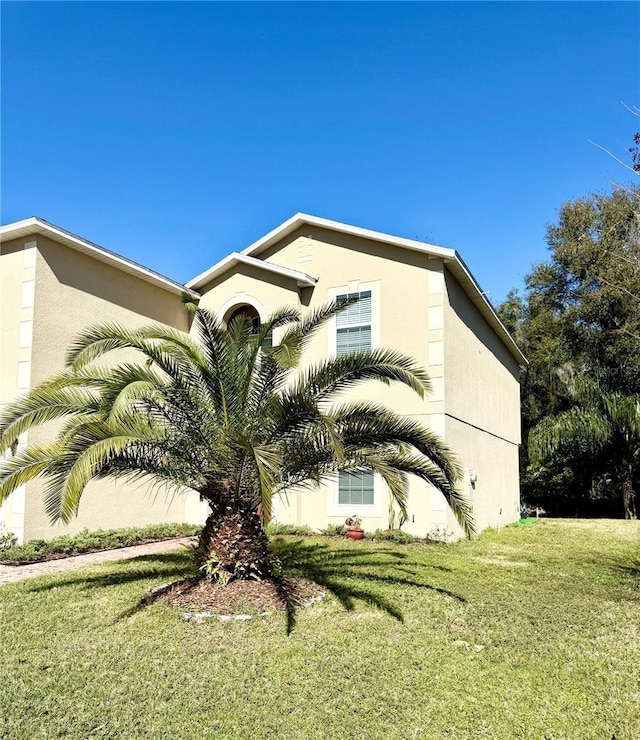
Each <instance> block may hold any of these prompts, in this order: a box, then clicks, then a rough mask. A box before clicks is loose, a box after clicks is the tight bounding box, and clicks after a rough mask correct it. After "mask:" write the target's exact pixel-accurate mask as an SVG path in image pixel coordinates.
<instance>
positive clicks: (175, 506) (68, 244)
mask: <svg viewBox="0 0 640 740" xmlns="http://www.w3.org/2000/svg"><path fill="white" fill-rule="evenodd" d="M0 238H1V240H2V246H1V250H2V251H1V262H0V265H1V267H0V269H1V272H0V290H1V293H0V297H1V308H2V311H1V313H0V342H1V344H0V349H1V352H2V363H1V370H0V403H2V404H4V403H7V402H9V401H11V400H12V399H13V398H14V397H15V396H16V395H17V394H19V393H22V392H24V391H26V390H28V389H29V388H31V387H34V386H35V385H36V384H38V383H40V382H41V381H42V380H44V379H46V378H47V377H48V376H50V375H52V374H53V373H54V372H57V371H58V370H60V369H61V368H62V365H63V357H64V353H65V350H66V348H67V346H68V344H69V343H70V341H71V339H72V338H73V337H74V336H75V335H76V334H77V333H78V332H79V331H81V330H82V329H84V328H86V327H87V326H89V325H92V324H95V323H100V322H104V321H108V320H117V321H119V322H123V323H130V324H131V325H140V324H144V323H149V322H161V323H165V324H168V325H170V326H173V327H176V328H179V329H182V330H185V331H188V329H189V317H188V314H187V311H186V309H185V308H184V305H183V302H182V296H183V295H184V293H188V294H189V295H190V296H191V299H192V300H194V301H196V302H199V304H200V305H201V306H204V307H206V308H209V309H212V310H214V311H216V312H217V313H218V314H219V315H220V316H221V317H222V318H223V320H225V321H228V320H229V319H230V318H231V317H232V316H233V315H234V313H237V312H239V311H242V312H244V313H248V314H249V315H250V316H252V317H254V318H255V319H256V320H260V319H264V317H265V316H266V315H268V314H269V313H270V312H271V311H272V310H274V309H276V308H279V307H280V306H284V305H292V306H295V307H297V308H300V309H301V310H305V309H313V308H315V307H317V306H319V305H321V304H323V303H325V302H326V301H327V300H329V299H332V298H338V297H340V296H353V295H354V294H355V295H358V296H359V300H358V301H357V302H356V303H354V304H352V305H350V306H349V307H348V308H347V309H346V310H345V311H344V312H342V313H340V314H339V315H338V316H337V317H336V318H335V319H334V320H333V323H332V324H331V325H329V326H328V327H327V328H326V329H325V330H324V331H323V332H322V333H320V334H319V335H318V336H317V337H316V338H315V339H314V341H313V342H312V344H311V345H310V348H309V351H308V355H307V357H306V361H307V362H309V363H312V362H314V361H317V360H319V359H320V358H322V357H325V356H327V355H330V354H336V353H340V352H343V351H346V350H351V349H359V348H369V347H376V346H389V347H395V348H397V349H399V350H402V351H403V352H405V353H407V354H410V355H411V356H413V357H415V358H416V359H417V360H419V361H420V362H422V363H423V364H424V365H425V367H426V368H427V369H428V372H429V374H430V376H431V379H432V386H433V390H432V393H431V395H430V396H429V397H428V399H425V400H424V401H421V400H420V399H419V398H418V397H417V396H415V394H413V393H411V392H410V391H408V390H407V389H406V388H404V387H402V388H400V387H393V386H391V387H386V386H383V385H381V384H373V383H372V384H368V385H366V386H363V387H362V388H361V389H360V390H359V391H358V392H359V393H361V394H363V395H364V396H366V397H372V396H375V398H376V399H378V400H380V401H381V402H382V403H384V404H387V405H388V406H390V407H392V408H393V409H394V410H396V411H398V412H400V413H403V414H407V415H411V416H412V417H415V418H417V419H420V420H421V421H422V422H423V423H424V424H426V425H428V426H429V427H430V428H431V429H433V430H434V431H435V432H437V433H438V434H440V435H441V436H442V437H443V438H444V439H445V440H446V442H447V443H448V445H449V446H450V447H451V448H452V449H453V450H454V451H455V452H456V454H457V456H458V458H459V460H460V462H461V464H462V466H463V467H464V478H463V480H462V482H461V485H462V486H463V487H465V488H467V489H468V492H469V494H470V496H471V498H472V501H473V506H474V513H475V516H476V519H477V522H478V528H479V529H480V530H481V529H484V528H485V527H488V526H496V525H499V524H506V523H509V522H513V521H515V520H516V519H517V517H518V513H519V484H518V445H519V443H520V396H519V390H520V388H519V372H520V366H522V365H523V364H524V363H525V362H526V361H525V359H524V357H523V356H522V354H521V352H520V350H519V349H518V348H517V346H516V345H515V343H514V342H513V340H512V339H511V337H510V336H509V334H508V333H507V331H506V330H505V328H504V327H503V326H502V324H501V323H500V321H499V319H498V318H497V316H496V314H495V312H494V311H493V309H492V308H491V305H490V304H489V303H488V301H487V300H486V299H485V297H484V295H483V294H482V292H481V290H480V288H479V287H478V285H477V283H476V282H475V280H474V279H473V277H472V275H471V274H470V272H469V271H468V269H467V267H466V266H465V264H464V262H463V261H462V260H461V259H460V257H459V256H458V254H457V253H456V252H455V251H453V250H450V249H444V248H442V247H437V246H432V245H429V244H424V243H422V242H418V241H412V240H409V239H402V238H398V237H394V236H390V235H388V234H382V233H378V232H374V231H368V230H366V229H361V228H356V227H353V226H347V225H345V224H342V223H338V222H334V221H328V220H326V219H321V218H316V217H314V216H308V215H304V214H298V215H296V216H294V217H293V218H291V219H289V220H288V221H286V222H285V223H283V224H282V225H281V226H279V227H278V228H276V229H274V230H273V231H272V232H270V233H269V234H267V235H266V236H264V237H262V238H261V239H259V240H258V241H257V242H255V243H254V244H252V245H251V246H249V247H248V248H246V249H245V250H244V251H243V252H234V253H232V254H230V255H229V256H228V257H226V258H225V259H223V260H221V261H220V262H218V263H217V264H215V265H214V266H213V267H211V268H209V269H208V270H206V271H205V272H203V273H202V274H201V275H199V276H198V277H196V278H194V279H193V280H191V281H190V282H188V283H187V284H186V286H184V285H181V284H179V283H176V282H174V281H172V280H169V279H168V278H165V277H163V276H161V275H159V274H157V273H155V272H153V271H152V270H149V269H147V268H145V267H142V266H140V265H137V264H135V263H133V262H131V261H129V260H127V259H125V258H123V257H120V256H118V255H116V254H114V253H112V252H108V251H107V250H105V249H102V248H101V247H98V246H96V245H95V244H92V243H90V242H88V241H86V240H84V239H81V238H79V237H77V236H75V235H73V234H70V233H69V232H66V231H64V230H63V229H60V228H58V227H56V226H53V225H51V224H49V223H47V222H46V221H42V220H40V219H36V218H32V219H27V220H25V221H20V222H16V223H13V224H8V225H6V226H2V227H0ZM277 340H278V337H277V335H276V336H275V337H273V341H274V342H277ZM46 434H47V430H38V431H32V432H30V435H29V439H28V440H26V439H24V440H20V441H19V442H20V444H21V445H23V444H26V443H27V441H28V442H30V443H31V442H38V441H40V439H41V438H43V436H44V435H46ZM41 490H42V484H41V483H40V482H39V481H34V482H32V483H30V484H28V485H27V486H26V487H25V488H24V489H23V490H21V491H18V492H16V493H15V494H13V496H12V497H11V498H10V499H9V500H8V501H7V502H5V504H4V506H3V507H2V509H0V521H4V522H5V526H6V527H7V528H9V529H12V530H13V531H14V532H16V533H17V534H18V535H19V536H20V538H26V539H30V538H33V537H47V536H53V535H54V534H55V533H56V532H58V531H60V530H64V531H77V530H78V529H82V528H83V527H88V528H98V527H102V528H105V527H113V526H125V525H138V524H143V523H151V522H158V521H179V520H187V521H199V520H201V519H202V518H203V515H204V511H203V509H202V507H201V504H200V502H199V501H198V499H197V496H196V495H195V494H190V495H187V496H185V497H184V498H179V497H174V498H173V499H171V500H168V501H167V500H165V499H164V498H163V497H162V496H158V495H157V494H156V493H152V492H151V491H150V490H147V489H145V487H144V486H141V485H131V484H125V483H122V482H116V483H114V482H108V481H102V482H100V483H94V484H91V486H90V488H89V489H88V491H87V493H86V494H85V496H84V497H83V501H82V504H81V507H80V513H79V516H78V518H77V520H75V521H74V522H73V523H72V524H71V525H69V527H66V528H62V527H56V528H52V527H51V525H50V524H49V523H48V521H47V519H46V516H45V514H44V511H43V507H42V501H41ZM353 514H359V515H360V516H362V517H363V519H364V524H365V528H367V529H376V528H378V527H379V528H381V529H384V528H386V527H387V526H388V523H389V497H388V494H387V491H386V490H385V486H384V484H383V483H382V481H380V480H378V479H377V478H376V477H375V476H373V475H358V476H351V475H349V474H348V473H346V474H341V475H340V476H339V477H337V478H336V479H335V480H330V481H328V482H327V483H326V484H325V485H324V486H323V487H322V488H321V489H320V490H318V491H313V492H310V491H307V490H304V491H289V492H288V493H287V495H286V496H283V497H281V498H280V499H279V500H278V501H277V502H276V504H275V507H274V515H275V518H276V519H277V520H279V521H282V522H286V523H294V524H309V525H310V526H312V527H314V528H322V527H325V526H327V524H330V523H333V524H340V523H342V522H343V521H344V519H345V517H347V516H350V515H353ZM436 528H437V529H439V530H441V531H451V532H454V533H456V534H457V533H459V530H458V528H457V525H456V524H455V521H454V518H453V515H452V514H451V512H450V511H448V510H447V506H446V504H445V501H444V499H443V498H442V496H441V495H440V494H439V493H438V492H437V491H435V490H433V489H430V487H429V486H428V485H427V484H426V483H423V482H421V481H417V480H414V481H412V482H411V491H410V499H409V520H408V521H407V523H406V524H405V525H404V529H405V530H406V531H408V532H411V533H414V534H418V535H425V534H428V533H430V532H432V531H433V530H434V529H436Z"/></svg>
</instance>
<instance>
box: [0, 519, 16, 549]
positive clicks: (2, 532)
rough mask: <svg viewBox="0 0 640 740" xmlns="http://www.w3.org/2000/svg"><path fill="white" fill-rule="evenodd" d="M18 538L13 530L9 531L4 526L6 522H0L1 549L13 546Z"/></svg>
mask: <svg viewBox="0 0 640 740" xmlns="http://www.w3.org/2000/svg"><path fill="white" fill-rule="evenodd" d="M17 541H18V538H17V537H16V536H15V534H14V533H13V532H7V530H6V529H5V528H4V523H3V522H0V551H2V550H6V549H7V548H9V547H13V546H14V545H15V544H16V542H17Z"/></svg>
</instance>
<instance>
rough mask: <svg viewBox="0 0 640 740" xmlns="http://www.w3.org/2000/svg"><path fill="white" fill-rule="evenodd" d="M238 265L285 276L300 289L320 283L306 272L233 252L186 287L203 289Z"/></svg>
mask: <svg viewBox="0 0 640 740" xmlns="http://www.w3.org/2000/svg"><path fill="white" fill-rule="evenodd" d="M237 264H243V265H250V266H251V267H256V268H258V269H260V270H266V271H267V272H272V273H274V274H276V275H283V276H284V277H288V278H291V279H292V280H295V281H296V284H297V285H298V287H300V288H305V287H308V286H313V285H315V284H316V283H317V282H318V281H317V279H316V278H313V277H311V276H310V275H307V274H306V273H304V272H298V270H292V269H291V268H290V267H282V265H274V264H273V263H272V262H265V261H264V260H258V259H256V258H255V257H249V256H247V255H246V254H245V253H244V252H243V253H242V254H241V253H240V252H231V254H230V255H228V256H227V257H225V258H224V259H222V260H220V262H216V264H215V265H214V266H213V267H210V268H209V269H208V270H205V271H204V272H203V273H201V274H200V275H198V276H197V277H195V278H193V280H189V282H188V283H186V285H187V287H188V288H201V287H202V286H203V285H206V283H209V282H211V281H212V280H213V279H214V278H216V277H217V276H218V275H221V274H222V273H224V272H226V271H227V270H229V269H231V268H232V267H233V266H234V265H237Z"/></svg>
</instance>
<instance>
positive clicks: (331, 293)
mask: <svg viewBox="0 0 640 740" xmlns="http://www.w3.org/2000/svg"><path fill="white" fill-rule="evenodd" d="M368 290H369V291H371V349H376V348H378V347H380V281H379V280H372V281H369V282H360V281H359V280H351V281H350V282H348V283H347V284H346V285H336V286H334V287H331V288H329V289H328V290H327V298H328V299H329V300H330V301H335V300H336V299H337V297H338V296H339V295H346V294H349V293H365V292H366V291H368ZM354 326H355V325H354ZM359 326H361V324H359ZM340 328H341V329H342V328H345V327H340ZM328 350H329V356H330V357H335V356H336V355H337V353H338V322H337V319H336V317H335V315H334V316H332V317H331V321H330V324H329V346H328Z"/></svg>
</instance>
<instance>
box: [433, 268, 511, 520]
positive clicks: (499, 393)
mask: <svg viewBox="0 0 640 740" xmlns="http://www.w3.org/2000/svg"><path fill="white" fill-rule="evenodd" d="M445 283H446V298H445V306H444V333H445V367H446V373H445V391H444V394H445V418H446V422H445V436H446V439H447V442H448V444H450V445H451V447H452V448H453V449H455V450H456V452H457V454H458V456H459V457H460V459H461V461H462V463H463V465H464V468H465V479H464V487H465V488H468V490H469V492H470V494H471V497H472V500H473V504H474V513H475V516H476V519H477V521H478V526H479V529H480V530H482V529H484V528H485V527H488V526H494V527H495V526H500V525H502V524H507V523H511V522H513V521H516V520H517V518H518V515H519V509H518V505H519V503H520V489H519V475H518V445H519V444H520V382H519V378H520V369H519V367H518V363H517V362H516V360H515V359H514V358H513V356H512V355H511V354H510V353H509V352H508V350H507V349H506V347H505V346H504V344H503V343H502V341H501V340H500V339H499V338H498V336H497V335H496V334H495V332H494V331H493V329H492V328H491V327H490V326H489V324H488V323H487V321H486V320H485V319H484V317H483V316H482V315H481V314H480V313H479V312H478V310H477V309H476V308H475V306H474V305H473V304H472V303H471V301H470V299H469V298H468V296H467V295H466V294H465V293H464V291H463V290H462V288H461V287H460V285H459V284H458V282H457V281H456V280H455V278H454V277H453V276H452V275H451V274H450V273H448V272H446V271H445ZM471 470H475V471H476V472H477V481H476V484H475V487H471V485H470V483H469V474H470V471H471ZM448 527H449V528H450V529H451V530H453V531H455V532H458V531H459V530H458V529H457V526H456V525H455V524H454V522H453V518H452V517H451V515H449V517H448Z"/></svg>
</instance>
